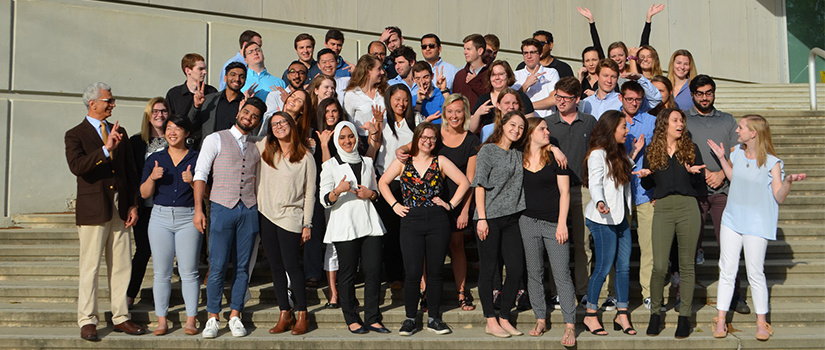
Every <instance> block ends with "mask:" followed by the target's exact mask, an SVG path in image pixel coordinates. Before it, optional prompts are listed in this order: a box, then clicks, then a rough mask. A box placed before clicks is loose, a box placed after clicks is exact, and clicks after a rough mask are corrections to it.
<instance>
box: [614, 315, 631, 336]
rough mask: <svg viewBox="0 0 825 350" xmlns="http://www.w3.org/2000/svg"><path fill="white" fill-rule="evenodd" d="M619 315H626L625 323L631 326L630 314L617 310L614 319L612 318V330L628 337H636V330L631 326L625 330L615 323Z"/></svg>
mask: <svg viewBox="0 0 825 350" xmlns="http://www.w3.org/2000/svg"><path fill="white" fill-rule="evenodd" d="M619 315H627V323H628V324H631V323H630V314H628V313H627V310H619V311H617V312H616V317H614V318H613V330H614V331H622V333H624V334H628V335H636V329H635V328H633V326H632V325H631V326H628V327H627V328H622V325H621V324H619V322H616V318H618V317H619ZM630 332H633V333H630Z"/></svg>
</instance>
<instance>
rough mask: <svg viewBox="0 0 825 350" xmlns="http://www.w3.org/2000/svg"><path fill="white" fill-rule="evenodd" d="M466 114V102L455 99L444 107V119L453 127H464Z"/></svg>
mask: <svg viewBox="0 0 825 350" xmlns="http://www.w3.org/2000/svg"><path fill="white" fill-rule="evenodd" d="M465 118H466V116H465V115H464V102H462V101H461V100H455V101H453V102H452V103H450V104H448V105H447V107H444V116H443V119H442V120H446V121H447V124H448V125H450V127H452V128H453V129H459V128H461V129H463V128H464V121H465Z"/></svg>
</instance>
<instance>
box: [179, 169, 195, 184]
mask: <svg viewBox="0 0 825 350" xmlns="http://www.w3.org/2000/svg"><path fill="white" fill-rule="evenodd" d="M180 177H181V178H183V182H185V183H188V184H191V183H192V164H189V165H187V166H186V170H184V171H183V172H182V173H181V174H180Z"/></svg>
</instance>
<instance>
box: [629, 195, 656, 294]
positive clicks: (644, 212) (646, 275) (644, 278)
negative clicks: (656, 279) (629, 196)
mask: <svg viewBox="0 0 825 350" xmlns="http://www.w3.org/2000/svg"><path fill="white" fill-rule="evenodd" d="M633 216H634V217H635V219H636V224H637V227H636V235H637V237H638V238H639V251H640V253H641V254H640V257H639V284H641V285H642V299H645V298H649V297H650V274H651V272H653V243H652V240H651V237H652V235H653V203H651V202H647V203H642V204H639V205H637V206H635V207H634V208H633Z"/></svg>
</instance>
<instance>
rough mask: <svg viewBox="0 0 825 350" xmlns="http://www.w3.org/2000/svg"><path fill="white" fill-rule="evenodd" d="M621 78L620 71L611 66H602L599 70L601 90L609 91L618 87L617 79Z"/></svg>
mask: <svg viewBox="0 0 825 350" xmlns="http://www.w3.org/2000/svg"><path fill="white" fill-rule="evenodd" d="M618 78H619V72H616V71H614V70H613V69H611V68H607V67H602V69H601V70H600V71H599V90H601V91H602V92H604V93H609V92H611V91H613V89H614V88H616V80H617V79H618Z"/></svg>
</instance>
